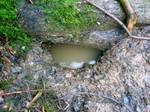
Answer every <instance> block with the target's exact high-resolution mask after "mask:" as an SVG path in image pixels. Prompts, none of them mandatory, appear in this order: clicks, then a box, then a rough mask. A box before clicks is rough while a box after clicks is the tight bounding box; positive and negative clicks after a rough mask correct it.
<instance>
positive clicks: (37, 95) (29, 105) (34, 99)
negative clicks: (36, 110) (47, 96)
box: [26, 91, 42, 108]
mask: <svg viewBox="0 0 150 112" xmlns="http://www.w3.org/2000/svg"><path fill="white" fill-rule="evenodd" d="M41 95H42V91H39V92H38V93H37V94H36V96H35V97H34V98H33V99H32V100H31V101H30V102H29V103H28V104H27V105H26V107H27V108H30V107H31V106H32V104H33V103H34V102H35V101H36V100H37V99H38V98H39V97H40V96H41Z"/></svg>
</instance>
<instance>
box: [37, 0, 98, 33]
mask: <svg viewBox="0 0 150 112" xmlns="http://www.w3.org/2000/svg"><path fill="white" fill-rule="evenodd" d="M78 1H79V0H41V1H37V2H36V3H35V4H36V5H39V6H43V8H44V13H45V15H46V16H47V17H46V18H47V19H46V21H47V22H48V23H50V31H51V32H62V33H68V32H69V33H72V34H79V33H80V32H82V31H84V30H86V29H87V28H89V27H91V26H94V25H95V24H96V20H97V13H96V12H94V8H93V7H92V6H90V5H88V4H78V5H77V2H78Z"/></svg>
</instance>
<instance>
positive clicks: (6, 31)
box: [0, 0, 31, 56]
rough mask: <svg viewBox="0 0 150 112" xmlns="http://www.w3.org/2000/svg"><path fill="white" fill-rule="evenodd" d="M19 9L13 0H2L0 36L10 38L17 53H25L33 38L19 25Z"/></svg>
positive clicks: (11, 44)
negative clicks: (17, 20) (17, 19)
mask: <svg viewBox="0 0 150 112" xmlns="http://www.w3.org/2000/svg"><path fill="white" fill-rule="evenodd" d="M16 18H17V9H16V5H15V2H14V1H13V0H1V1H0V37H2V38H4V39H6V40H8V41H7V42H8V44H9V45H10V46H12V47H13V48H14V50H15V51H16V54H17V55H19V56H20V55H23V54H24V53H25V52H26V51H28V50H29V48H30V47H29V46H30V44H31V39H30V38H29V36H28V35H27V34H26V33H25V32H24V31H23V30H22V29H21V28H20V27H19V26H18V25H17V23H16Z"/></svg>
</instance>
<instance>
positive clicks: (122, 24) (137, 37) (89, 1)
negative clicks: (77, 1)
mask: <svg viewBox="0 0 150 112" xmlns="http://www.w3.org/2000/svg"><path fill="white" fill-rule="evenodd" d="M85 1H86V2H87V3H89V4H90V5H92V6H94V7H96V8H97V9H99V10H101V11H102V12H104V13H105V14H106V15H108V16H110V17H111V18H112V19H114V20H115V21H116V22H117V23H118V24H120V25H121V26H122V27H123V28H124V30H125V31H126V32H127V33H128V35H129V37H131V38H134V39H142V40H150V38H149V37H139V36H135V35H132V34H131V33H130V31H129V30H128V28H127V27H126V26H125V24H124V23H123V22H122V21H120V20H119V19H118V18H117V17H115V16H114V15H112V14H111V13H109V12H108V11H106V10H105V9H103V8H102V7H100V6H98V5H96V4H95V3H93V2H92V1H91V0H85Z"/></svg>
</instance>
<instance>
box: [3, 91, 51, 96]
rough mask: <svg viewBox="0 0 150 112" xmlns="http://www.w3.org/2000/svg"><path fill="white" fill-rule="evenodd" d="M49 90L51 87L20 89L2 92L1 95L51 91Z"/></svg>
mask: <svg viewBox="0 0 150 112" xmlns="http://www.w3.org/2000/svg"><path fill="white" fill-rule="evenodd" d="M49 90H51V89H36V90H20V91H15V92H9V93H4V92H0V96H10V95H16V94H22V93H29V92H38V91H49Z"/></svg>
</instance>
